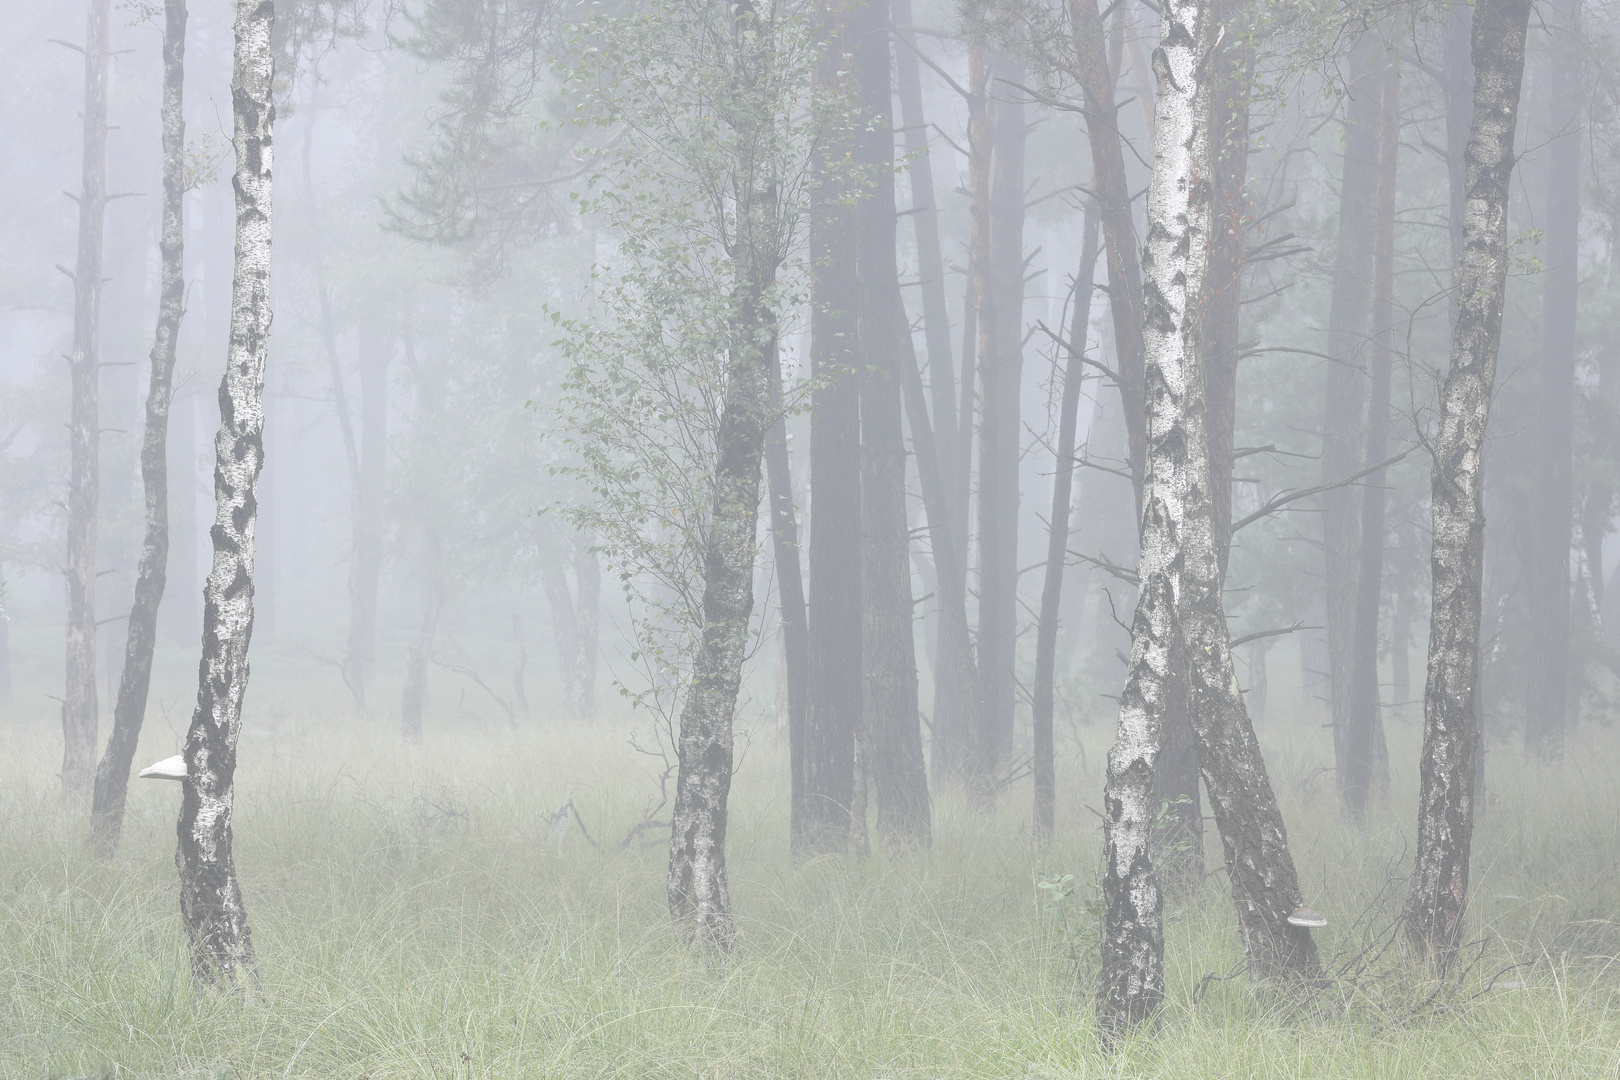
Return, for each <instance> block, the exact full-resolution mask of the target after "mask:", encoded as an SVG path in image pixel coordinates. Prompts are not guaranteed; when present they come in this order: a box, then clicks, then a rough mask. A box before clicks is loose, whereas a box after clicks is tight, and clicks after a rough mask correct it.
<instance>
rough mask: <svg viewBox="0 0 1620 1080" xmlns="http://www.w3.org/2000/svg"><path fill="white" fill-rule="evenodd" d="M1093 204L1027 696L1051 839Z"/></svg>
mask: <svg viewBox="0 0 1620 1080" xmlns="http://www.w3.org/2000/svg"><path fill="white" fill-rule="evenodd" d="M1098 217H1099V215H1098V212H1097V200H1096V199H1094V198H1093V199H1091V200H1089V201H1088V202H1087V203H1086V217H1085V224H1084V226H1083V229H1084V232H1083V233H1082V237H1083V238H1082V240H1081V242H1080V266H1079V267H1078V269H1077V270H1076V271H1075V276H1074V314H1073V316H1072V318H1071V320H1070V322H1069V349H1068V361H1067V363H1066V364H1065V365H1064V370H1063V397H1062V404H1061V406H1060V408H1059V412H1058V441H1057V457H1056V460H1055V461H1054V462H1053V472H1052V514H1051V517H1050V518H1048V519H1047V540H1046V575H1045V578H1044V580H1043V581H1042V583H1041V610H1040V615H1039V620H1038V622H1037V624H1036V631H1035V686H1034V693H1033V695H1032V697H1031V705H1030V717H1031V732H1032V738H1031V743H1032V747H1031V749H1032V752H1033V754H1032V760H1031V769H1032V772H1033V774H1034V780H1035V838H1036V840H1037V841H1039V842H1041V843H1045V842H1046V841H1047V840H1049V839H1051V837H1052V831H1053V829H1054V827H1055V824H1056V817H1057V767H1056V764H1055V762H1054V761H1053V757H1054V752H1053V743H1052V681H1053V671H1054V669H1055V668H1056V666H1057V632H1058V610H1059V608H1060V607H1061V605H1062V601H1063V571H1064V570H1065V569H1066V568H1067V566H1068V562H1069V531H1070V524H1069V514H1070V507H1071V505H1072V503H1073V496H1074V440H1075V429H1076V428H1077V427H1078V426H1079V419H1080V385H1081V382H1082V380H1083V379H1084V376H1085V365H1084V363H1083V362H1082V359H1081V358H1082V356H1083V355H1084V352H1085V347H1086V334H1087V332H1088V328H1089V327H1090V325H1091V296H1092V292H1093V289H1092V274H1093V272H1094V271H1095V269H1096V265H1097V232H1098V225H1099V222H1098Z"/></svg>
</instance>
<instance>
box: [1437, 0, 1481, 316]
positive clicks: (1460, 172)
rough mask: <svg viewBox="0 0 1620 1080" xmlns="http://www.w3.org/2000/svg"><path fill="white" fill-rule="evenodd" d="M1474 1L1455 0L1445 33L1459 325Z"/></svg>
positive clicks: (1448, 172)
mask: <svg viewBox="0 0 1620 1080" xmlns="http://www.w3.org/2000/svg"><path fill="white" fill-rule="evenodd" d="M1473 13H1474V5H1473V4H1471V3H1468V2H1467V0H1452V3H1451V4H1450V6H1449V8H1448V10H1447V12H1446V25H1445V29H1444V30H1443V32H1442V35H1441V43H1440V60H1441V63H1442V64H1443V65H1444V70H1445V87H1444V90H1445V97H1446V179H1447V180H1448V181H1449V184H1450V189H1451V206H1450V210H1451V213H1450V214H1449V218H1448V224H1449V225H1450V233H1451V285H1452V289H1451V307H1450V315H1451V325H1452V326H1453V327H1455V326H1456V325H1457V313H1458V303H1459V294H1458V292H1457V287H1458V286H1459V285H1460V284H1461V282H1462V262H1463V215H1464V213H1465V208H1466V206H1467V202H1468V193H1467V188H1466V186H1465V183H1464V179H1465V174H1466V172H1467V168H1468V163H1467V157H1468V135H1469V132H1470V131H1472V130H1473V123H1474V58H1473V55H1472V53H1471V51H1470V48H1469V38H1470V36H1471V35H1472V27H1473V21H1474V20H1473Z"/></svg>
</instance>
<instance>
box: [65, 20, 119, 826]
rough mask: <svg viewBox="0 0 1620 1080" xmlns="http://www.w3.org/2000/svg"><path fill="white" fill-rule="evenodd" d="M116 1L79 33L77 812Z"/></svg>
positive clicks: (90, 636)
mask: <svg viewBox="0 0 1620 1080" xmlns="http://www.w3.org/2000/svg"><path fill="white" fill-rule="evenodd" d="M111 7H112V0H90V3H89V9H90V12H89V18H88V20H87V26H86V28H85V37H84V156H83V162H82V164H83V169H82V173H81V185H80V191H79V196H78V200H77V201H78V204H79V251H78V258H77V261H76V262H75V263H74V266H73V354H72V355H71V356H70V357H68V371H69V377H70V380H71V382H72V404H71V406H70V414H69V417H68V445H69V447H70V450H71V455H72V466H71V469H72V473H71V481H70V484H69V487H68V524H67V562H66V565H65V566H64V567H63V572H64V574H65V576H66V582H67V683H66V688H65V689H64V691H63V697H64V700H63V702H62V798H63V800H64V801H65V802H67V803H68V804H70V805H77V806H80V807H82V806H83V805H84V803H85V802H87V801H88V800H89V798H90V794H91V787H92V784H93V783H94V779H95V770H96V729H97V727H98V726H99V723H100V719H99V712H100V706H99V703H98V701H97V698H96V511H97V507H98V504H99V503H100V500H101V417H100V389H99V388H100V384H101V284H102V278H101V273H102V270H101V248H102V232H103V226H104V221H105V218H106V211H107V68H108V62H109V57H110V55H111V52H110V43H109V38H110V35H111V33H112V26H111V12H110V9H111Z"/></svg>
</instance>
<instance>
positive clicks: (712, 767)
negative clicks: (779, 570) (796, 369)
mask: <svg viewBox="0 0 1620 1080" xmlns="http://www.w3.org/2000/svg"><path fill="white" fill-rule="evenodd" d="M756 197H757V196H756ZM749 212H750V210H749V208H746V207H745V208H744V209H742V210H740V211H739V216H742V215H743V214H746V213H749ZM755 212H757V211H755ZM740 273H741V274H742V275H745V280H744V281H742V282H740V283H739V289H740V291H741V293H742V295H740V296H739V297H738V298H737V306H738V311H737V314H736V315H735V316H734V318H736V320H737V322H736V325H735V326H734V327H733V332H732V344H731V361H730V365H729V366H730V370H729V371H728V373H727V379H726V395H725V404H724V411H723V413H722V416H721V420H720V429H719V432H718V435H717V438H716V447H715V449H716V462H715V477H714V502H713V506H712V507H711V510H710V524H709V533H708V539H707V543H706V549H707V550H706V551H705V552H704V560H703V564H704V572H703V626H702V633H701V636H700V638H699V641H698V649H697V655H696V656H695V657H694V658H693V665H692V682H691V685H690V686H689V687H688V689H687V691H686V701H685V703H684V705H683V706H682V709H681V718H680V732H679V736H678V743H677V749H678V756H679V760H680V767H679V770H678V771H677V773H676V780H675V811H674V815H673V823H672V827H671V830H670V845H669V879H668V896H669V911H670V915H671V916H672V917H673V918H674V919H675V922H676V924H677V925H678V926H680V927H681V928H682V930H683V931H684V932H685V933H686V934H687V935H688V936H689V937H690V938H691V940H693V941H694V942H695V943H698V944H701V945H703V946H705V947H707V948H710V949H713V950H716V951H719V952H725V951H728V950H729V949H730V948H731V945H732V942H733V941H734V939H735V937H736V924H735V922H734V920H733V919H732V915H731V894H730V891H729V889H728V887H727V883H726V823H727V800H728V797H729V795H730V792H731V773H732V763H733V752H732V747H733V731H732V722H733V718H734V716H735V714H736V708H737V690H738V687H739V686H740V685H741V682H742V664H743V659H744V657H745V656H746V654H747V651H748V621H749V618H750V617H751V616H752V614H753V610H754V545H755V539H754V538H755V535H756V531H757V527H758V520H759V501H760V480H761V476H760V472H761V469H760V465H761V458H762V456H763V454H764V450H765V432H766V430H767V429H768V428H769V426H770V420H771V400H770V399H771V392H770V382H771V376H770V367H771V363H770V355H771V353H773V352H774V350H775V345H774V340H775V328H774V318H773V316H772V313H771V312H770V311H769V310H768V308H766V306H765V303H766V300H765V298H766V295H767V293H768V291H769V288H770V284H771V282H770V273H771V269H770V268H768V267H762V266H759V265H757V264H756V265H749V266H746V267H745V268H744V269H742V270H741V271H740ZM767 343H769V344H767ZM818 528H819V525H818ZM858 686H859V683H857V687H858ZM841 816H842V818H843V820H842V822H841V824H842V826H843V828H844V829H846V830H847V829H848V827H849V818H848V810H847V808H846V809H844V810H843V813H842V815H841Z"/></svg>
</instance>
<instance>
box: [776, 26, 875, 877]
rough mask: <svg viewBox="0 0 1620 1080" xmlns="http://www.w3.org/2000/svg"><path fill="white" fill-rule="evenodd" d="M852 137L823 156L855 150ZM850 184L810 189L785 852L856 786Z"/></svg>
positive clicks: (855, 410)
mask: <svg viewBox="0 0 1620 1080" xmlns="http://www.w3.org/2000/svg"><path fill="white" fill-rule="evenodd" d="M850 18H851V12H850V9H849V6H848V3H847V2H846V0H830V2H829V3H828V4H827V6H826V7H825V8H824V9H823V12H822V21H823V34H824V38H825V40H826V44H827V52H826V55H825V57H824V58H823V59H822V61H821V63H820V65H819V66H818V68H817V71H816V75H817V80H816V81H817V84H818V87H819V88H820V89H822V90H824V91H826V92H828V93H845V94H848V93H851V92H852V91H853V89H854V87H853V77H854V76H853V72H852V71H851V70H850V56H851V53H852V51H853V43H852V41H851V31H850V25H849V24H850ZM853 152H854V146H853V137H852V134H846V135H844V136H843V138H842V139H836V140H835V141H834V145H832V146H829V147H828V149H827V151H826V152H825V154H824V155H823V162H824V164H834V163H836V162H837V161H839V160H840V159H841V158H842V157H843V155H844V154H845V153H853ZM848 186H849V185H848V181H847V180H845V179H843V178H839V177H829V178H827V179H824V180H823V181H822V182H821V183H820V184H819V186H818V187H817V189H816V190H815V191H814V192H813V193H812V195H811V204H810V257H811V260H812V268H811V275H812V278H811V313H810V372H811V377H812V378H813V379H815V380H816V386H815V389H814V390H812V391H811V397H810V520H811V521H812V522H813V523H814V529H815V534H814V536H812V537H811V543H810V552H809V564H810V585H809V590H808V593H809V609H810V610H809V619H810V687H811V690H810V710H809V722H808V723H807V724H806V725H805V731H804V746H803V748H802V752H800V753H798V754H796V755H795V761H796V762H797V764H796V765H795V767H794V769H793V779H794V782H795V783H794V789H793V795H792V805H791V814H792V818H791V824H790V829H791V834H792V848H793V852H794V854H795V855H796V856H797V857H799V858H809V857H811V856H814V855H819V854H823V853H825V852H829V851H841V850H843V847H844V842H845V839H846V838H847V836H848V834H849V814H850V800H851V798H852V797H853V795H854V785H855V726H856V724H858V723H859V722H860V716H861V574H860V566H861V414H860V383H859V379H858V377H857V365H858V363H859V357H858V355H857V353H856V341H857V333H858V329H857V319H858V311H859V289H858V287H857V276H856V275H857V261H856V260H857V250H856V249H857V245H856V235H855V211H854V207H853V206H852V205H851V201H852V200H851V198H850V194H851V193H850V191H849V190H848Z"/></svg>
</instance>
